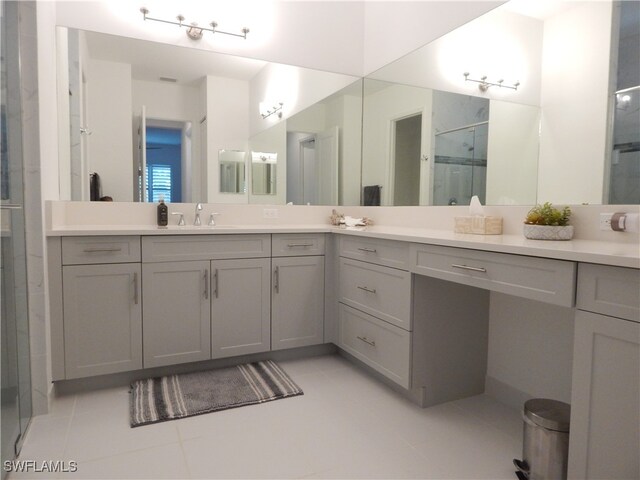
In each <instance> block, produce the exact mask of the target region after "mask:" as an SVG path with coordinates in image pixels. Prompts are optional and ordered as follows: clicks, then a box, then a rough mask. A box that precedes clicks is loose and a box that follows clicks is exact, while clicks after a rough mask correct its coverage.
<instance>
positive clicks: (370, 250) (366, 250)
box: [358, 247, 377, 253]
mask: <svg viewBox="0 0 640 480" xmlns="http://www.w3.org/2000/svg"><path fill="white" fill-rule="evenodd" d="M358 250H360V251H361V252H367V253H376V252H377V250H376V249H375V248H365V247H359V248H358Z"/></svg>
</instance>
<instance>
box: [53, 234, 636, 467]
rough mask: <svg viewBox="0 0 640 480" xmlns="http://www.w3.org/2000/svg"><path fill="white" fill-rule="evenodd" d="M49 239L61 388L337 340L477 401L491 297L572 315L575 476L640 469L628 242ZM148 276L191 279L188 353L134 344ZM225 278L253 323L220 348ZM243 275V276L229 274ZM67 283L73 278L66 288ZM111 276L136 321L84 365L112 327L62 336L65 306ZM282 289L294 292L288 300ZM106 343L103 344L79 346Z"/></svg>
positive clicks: (431, 388) (421, 396)
mask: <svg viewBox="0 0 640 480" xmlns="http://www.w3.org/2000/svg"><path fill="white" fill-rule="evenodd" d="M47 236H48V240H47V244H48V262H49V290H50V306H51V331H52V333H51V335H52V370H53V377H54V381H62V380H68V379H72V378H78V377H82V376H90V375H96V374H102V373H113V372H118V371H120V372H122V371H133V370H138V369H141V368H148V367H157V366H159V365H170V364H173V363H184V362H192V361H200V360H207V359H211V358H221V357H225V356H226V357H229V356H237V355H240V354H251V353H258V352H266V351H269V350H276V349H281V348H290V347H300V346H305V345H314V344H321V343H334V344H335V345H337V346H338V347H339V348H340V349H342V350H343V351H344V352H346V353H347V354H348V356H351V357H353V358H355V359H357V361H359V362H361V363H362V364H364V365H366V366H367V367H366V368H367V369H370V371H371V372H372V373H374V374H375V375H376V376H378V377H379V378H381V379H383V380H384V381H386V382H392V384H393V385H395V386H396V388H400V389H401V390H403V391H404V392H405V394H406V395H407V396H409V397H410V398H412V399H413V400H414V401H415V402H417V403H419V404H421V405H422V406H429V405H435V404H437V403H442V402H446V401H449V400H453V399H456V398H462V397H465V396H469V395H474V394H478V393H482V392H483V391H484V382H485V375H486V364H487V338H488V320H489V319H488V317H489V293H490V292H491V291H495V292H501V293H505V294H509V295H513V296H516V297H523V298H528V299H532V300H536V301H540V302H545V303H550V304H554V305H559V306H563V307H570V308H574V309H575V333H574V352H573V374H572V416H571V433H570V458H569V463H570V465H569V476H570V478H632V477H636V476H637V475H638V473H639V471H640V464H639V460H638V455H637V452H638V451H640V443H639V442H640V441H639V438H640V431H639V429H640V426H639V425H640V418H639V411H640V307H639V303H640V294H639V292H640V253H639V251H638V245H637V244H635V245H633V244H618V243H605V242H597V241H588V240H572V241H567V242H545V241H535V240H527V239H525V238H523V237H521V236H518V235H498V236H479V235H465V234H454V233H450V232H446V231H441V230H426V229H414V228H402V227H384V226H373V227H367V228H346V229H344V228H337V227H331V226H327V225H293V226H233V227H228V228H225V227H224V226H217V227H215V228H213V229H207V228H203V227H193V228H190V227H179V228H169V229H158V228H157V227H155V226H153V227H127V226H123V227H118V226H114V227H112V228H106V227H89V226H86V227H85V226H79V227H72V226H71V227H63V228H57V229H54V230H51V231H49V232H47ZM154 249H155V250H154ZM225 249H227V250H225ZM162 252H164V253H162ZM158 255H165V256H164V257H162V256H160V257H159V256H158ZM221 262H222V263H221ZM187 267H188V268H187ZM154 269H155V270H154ZM225 269H226V270H225ZM153 271H162V272H167V271H189V272H191V273H193V275H192V278H193V279H194V285H195V286H194V289H197V292H196V293H195V295H194V296H193V302H195V304H197V305H200V306H198V307H197V308H196V310H195V312H194V313H193V314H194V318H196V319H197V322H196V323H197V324H198V325H199V326H198V327H197V328H201V330H198V331H197V332H193V339H195V344H196V345H197V348H192V349H191V350H190V351H189V355H182V352H181V354H180V355H175V356H173V357H172V356H171V355H165V356H163V354H162V345H161V344H160V346H159V347H158V349H157V350H158V352H159V353H158V354H157V355H155V356H149V355H148V354H149V352H148V351H147V350H148V348H149V347H148V345H154V346H157V345H158V342H159V341H160V340H158V338H153V339H151V340H148V339H146V338H145V343H144V345H145V348H144V349H143V348H142V325H143V324H144V325H145V332H147V322H151V321H152V320H151V318H152V317H148V316H145V314H144V312H146V311H147V310H148V311H154V312H155V314H154V317H157V315H158V313H159V312H161V311H162V310H161V309H160V310H159V309H158V308H155V309H154V304H155V303H156V302H157V301H161V298H158V299H156V298H154V300H153V302H151V301H150V299H151V298H152V297H151V295H152V294H151V293H148V292H147V290H145V289H149V285H151V283H152V282H153V280H152V279H153V278H154V277H153V276H152V273H150V272H153ZM227 271H229V272H232V273H233V274H229V278H236V281H238V282H239V283H238V284H237V289H238V290H239V291H240V292H250V294H246V293H245V295H246V298H260V299H261V300H260V302H261V303H258V304H255V305H254V308H253V307H252V308H249V307H247V308H249V310H248V311H253V312H258V313H256V323H255V331H256V332H257V333H256V335H257V337H256V338H258V340H256V341H253V340H252V341H246V342H240V341H239V340H236V339H233V340H234V342H232V343H229V342H226V343H225V342H222V343H221V341H220V339H219V338H218V337H217V336H216V332H220V331H222V332H227V333H229V334H230V335H231V336H232V337H233V332H232V331H233V330H234V329H233V324H232V323H230V322H233V321H234V317H233V315H231V316H230V317H229V319H226V320H225V319H224V316H223V315H224V314H223V313H222V312H224V311H226V312H229V311H233V310H234V305H238V298H240V297H238V296H236V297H235V300H236V303H233V302H231V303H227V304H226V306H225V308H223V309H221V310H220V309H218V310H216V302H219V301H222V300H220V298H221V297H222V296H221V295H219V291H218V288H219V282H220V281H222V275H224V272H227ZM239 271H243V272H245V271H248V272H251V273H250V275H249V276H245V277H243V276H242V275H244V274H242V275H240V274H238V275H239V276H236V277H234V275H235V273H234V272H239ZM72 272H75V273H76V274H77V273H79V274H80V275H81V277H75V278H76V280H75V281H76V284H78V285H81V288H80V287H79V289H76V290H75V291H74V290H73V289H70V285H71V282H72V280H71V278H73V277H72V275H71V273H72ZM83 272H84V273H83ZM105 272H110V273H109V274H110V275H112V278H119V279H122V282H120V283H118V282H119V281H116V282H115V283H114V285H115V288H116V289H118V288H124V292H125V293H124V300H125V301H124V302H123V303H124V304H125V306H126V308H127V309H126V310H123V312H127V313H126V314H127V315H130V316H131V317H130V318H131V319H132V320H131V323H130V324H129V323H125V324H124V325H121V327H122V326H124V330H123V332H122V333H123V334H124V335H125V338H124V339H122V340H124V343H121V342H120V343H119V341H118V339H114V340H115V341H116V343H117V344H119V345H121V344H124V345H126V348H124V350H122V351H123V355H124V357H123V358H122V359H115V360H114V359H104V358H92V359H88V360H87V359H83V358H82V356H83V355H87V352H91V351H92V349H91V348H86V345H97V344H96V342H101V341H104V340H105V339H107V338H108V335H106V332H107V330H105V329H104V325H101V324H98V325H97V326H93V327H91V328H89V329H88V330H86V331H85V333H84V334H83V335H80V336H78V332H77V331H70V328H69V326H70V325H74V330H75V329H82V328H84V327H83V326H82V322H83V320H81V319H80V320H79V319H78V318H75V319H73V318H71V316H70V314H69V311H71V309H72V308H74V305H75V304H82V301H84V298H82V296H81V297H78V292H84V295H86V294H87V292H88V290H86V285H87V283H86V282H85V280H87V279H89V280H91V278H92V276H98V277H100V278H99V279H98V281H97V282H96V283H95V285H101V284H103V285H109V280H107V281H106V282H107V283H104V278H103V277H104V273H105ZM82 275H85V276H84V277H83V276H82ZM78 278H84V280H80V281H79V283H78V280H77V279H78ZM158 278H159V277H158ZM184 278H187V277H184ZM189 278H191V277H189ZM101 282H102V283H101ZM89 283H90V282H89ZM141 284H142V285H143V286H144V287H141ZM288 284H294V285H295V287H294V289H293V290H292V291H291V294H290V296H289V297H287V300H286V301H285V302H284V303H283V301H282V296H283V295H284V294H285V293H286V292H287V288H288V287H287V285H288ZM123 286H124V287H123ZM128 286H129V287H128ZM104 288H107V287H106V286H105V287H104ZM220 288H222V287H220ZM251 288H254V290H253V291H252V290H251ZM131 289H132V290H131ZM243 289H245V290H243ZM161 291H162V290H158V292H161ZM283 292H285V293H283ZM95 293H96V294H98V292H95ZM155 295H156V296H157V295H158V293H157V292H156V293H155ZM183 295H187V294H184V293H183ZM92 296H93V295H92ZM99 296H100V295H98V297H99ZM300 299H302V304H301V306H300V305H298V306H300V309H298V310H296V308H297V307H295V305H297V303H300ZM193 302H192V303H193ZM296 302H297V303H296ZM242 303H243V304H244V303H245V302H244V301H243V302H242ZM253 303H255V301H254V302H253ZM129 304H130V305H129ZM289 304H291V305H294V307H293V309H292V310H288V307H287V305H289ZM248 305H249V306H251V305H252V303H251V302H249V303H248ZM243 308H244V307H243ZM139 310H143V311H144V312H140V311H139ZM216 311H217V312H219V313H218V314H216V313H215V312H216ZM301 311H304V312H305V316H306V317H309V318H310V319H311V320H305V321H306V322H307V323H306V324H305V325H302V326H301V325H298V324H295V321H294V322H293V324H292V323H291V321H290V319H287V317H291V316H294V317H295V316H296V312H298V313H299V312H301ZM291 312H293V313H291ZM221 315H222V317H221ZM221 318H222V320H220V319H221ZM216 322H218V323H216ZM230 325H231V327H229V326H230ZM163 327H164V326H163ZM100 332H102V334H103V335H106V336H105V337H104V338H85V337H86V336H87V334H89V336H91V334H92V333H93V334H94V335H98V334H100ZM160 332H162V329H160ZM308 332H311V333H308ZM307 333H308V334H307ZM185 335H186V336H187V337H188V336H189V334H186V333H185ZM154 342H155V343H154ZM85 343H86V345H85ZM74 345H75V347H77V348H75V347H74ZM83 345H84V346H83ZM216 345H217V346H218V348H217V350H216V348H215V346H216ZM247 346H249V348H248V349H247V348H246V347H247ZM74 350H75V351H74ZM134 350H135V351H136V352H137V353H133V354H131V352H132V351H134ZM143 350H144V358H143ZM194 350H197V352H195V353H196V354H195V355H193V353H194V352H193V351H194ZM216 352H217V353H216ZM181 355H182V356H181ZM133 357H135V358H133ZM167 358H169V360H166V359H167ZM70 362H73V363H74V365H71V364H70ZM92 362H93V363H92ZM96 365H98V368H97V369H96V368H95V366H96ZM105 365H107V366H106V369H105V368H104V366H105ZM87 366H88V367H89V368H86V369H85V373H82V372H83V367H87ZM86 372H89V373H86Z"/></svg>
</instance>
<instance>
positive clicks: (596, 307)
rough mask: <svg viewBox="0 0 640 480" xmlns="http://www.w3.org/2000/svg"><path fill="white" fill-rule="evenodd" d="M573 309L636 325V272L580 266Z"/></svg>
mask: <svg viewBox="0 0 640 480" xmlns="http://www.w3.org/2000/svg"><path fill="white" fill-rule="evenodd" d="M576 303H577V307H578V308H579V309H580V310H587V311H589V312H595V313H602V314H604V315H610V316H612V317H618V318H624V319H626V320H632V321H634V322H640V270H637V269H635V268H624V267H610V266H606V265H594V264H591V263H580V264H579V265H578V294H577V300H576Z"/></svg>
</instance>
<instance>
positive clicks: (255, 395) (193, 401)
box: [130, 360, 303, 427]
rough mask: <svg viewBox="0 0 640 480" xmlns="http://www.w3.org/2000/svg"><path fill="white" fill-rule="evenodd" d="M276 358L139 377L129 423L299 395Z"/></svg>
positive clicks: (145, 423) (147, 422)
mask: <svg viewBox="0 0 640 480" xmlns="http://www.w3.org/2000/svg"><path fill="white" fill-rule="evenodd" d="M302 394H303V392H302V390H301V389H300V388H299V387H298V386H297V385H296V384H295V383H294V382H293V381H292V380H291V378H289V375H287V374H286V373H285V371H284V370H282V369H281V368H280V367H279V366H278V365H277V364H276V363H275V362H272V361H271V360H268V361H265V362H255V363H246V364H244V365H237V366H235V367H228V368H220V369H217V370H209V371H206V372H194V373H184V374H180V375H169V376H166V377H156V378H149V379H147V380H138V381H137V382H135V383H133V384H132V385H131V418H130V422H131V426H132V427H139V426H141V425H147V424H149V423H156V422H164V421H166V420H175V419H177V418H184V417H190V416H192V415H200V414H202V413H209V412H215V411H217V410H225V409H227V408H234V407H242V406H243V405H252V404H255V403H263V402H269V401H271V400H277V399H279V398H285V397H293V396H295V395H302Z"/></svg>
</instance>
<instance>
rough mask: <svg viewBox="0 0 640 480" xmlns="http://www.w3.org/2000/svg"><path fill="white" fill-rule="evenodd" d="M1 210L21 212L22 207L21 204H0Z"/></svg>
mask: <svg viewBox="0 0 640 480" xmlns="http://www.w3.org/2000/svg"><path fill="white" fill-rule="evenodd" d="M0 208H1V209H3V210H19V209H21V208H22V205H20V204H19V203H0Z"/></svg>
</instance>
